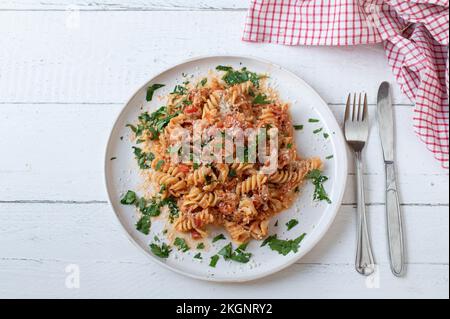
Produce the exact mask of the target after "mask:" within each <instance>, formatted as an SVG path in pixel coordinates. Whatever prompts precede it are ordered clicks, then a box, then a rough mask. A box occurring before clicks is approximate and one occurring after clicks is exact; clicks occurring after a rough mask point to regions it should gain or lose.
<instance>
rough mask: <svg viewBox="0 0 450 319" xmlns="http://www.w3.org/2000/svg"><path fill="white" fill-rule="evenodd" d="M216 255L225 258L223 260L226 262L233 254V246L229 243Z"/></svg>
mask: <svg viewBox="0 0 450 319" xmlns="http://www.w3.org/2000/svg"><path fill="white" fill-rule="evenodd" d="M217 254H219V255H221V256H222V257H223V258H225V260H228V259H230V258H231V255H232V254H233V246H232V245H231V243H229V244H228V245H226V246H224V247H223V248H222V249H221V250H219V252H218V253H217Z"/></svg>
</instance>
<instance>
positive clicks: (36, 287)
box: [0, 0, 449, 298]
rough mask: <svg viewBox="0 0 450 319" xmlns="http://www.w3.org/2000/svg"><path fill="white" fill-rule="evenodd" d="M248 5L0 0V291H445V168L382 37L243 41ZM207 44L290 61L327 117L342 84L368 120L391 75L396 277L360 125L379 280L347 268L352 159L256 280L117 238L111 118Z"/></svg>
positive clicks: (212, 0)
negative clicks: (288, 260) (399, 270)
mask: <svg viewBox="0 0 450 319" xmlns="http://www.w3.org/2000/svg"><path fill="white" fill-rule="evenodd" d="M70 5H72V6H70ZM73 5H75V6H73ZM247 5H248V1H246V0H208V1H206V0H164V1H162V0H130V1H125V0H98V1H90V0H70V1H69V0H47V1H32V0H15V1H11V0H3V1H1V2H0V39H1V40H0V134H1V136H3V137H7V138H2V139H0V149H1V150H2V153H1V155H2V156H0V189H1V190H2V191H1V192H0V298H1V297H7V298H14V297H28V298H30V297H35V298H36V297H42V298H50V297H67V298H79V297H84V298H89V297H96V298H101V297H120V298H124V297H143V298H163V297H166V298H170V297H179V298H183V297H184V298H192V297H196V298H201V297H204V298H209V297H211V296H214V297H216V298H221V297H222V298H227V297H233V298H236V297H237V298H245V297H247V298H264V297H266V298H270V297H273V291H275V290H276V291H277V297H286V298H314V297H322V298H323V297H325V298H332V297H339V298H342V297H353V298H369V297H375V298H389V297H403V298H407V297H409V298H424V297H425V298H431V297H437V298H448V296H449V290H448V287H449V284H448V283H449V275H448V274H449V264H448V262H449V236H448V233H449V231H448V228H449V213H448V205H449V195H448V191H449V182H448V171H445V170H442V169H441V168H440V167H439V165H438V163H437V162H436V161H435V160H434V159H433V158H432V156H431V154H429V153H428V152H427V151H426V150H425V147H424V146H423V145H422V144H421V143H420V142H419V141H418V139H417V138H416V136H415V135H414V134H413V132H412V111H411V103H410V102H409V101H408V99H406V98H405V97H404V96H403V95H402V94H401V93H400V90H399V87H398V86H397V85H396V84H395V80H394V78H393V76H392V74H391V71H390V68H389V67H388V65H387V61H386V58H385V56H384V50H383V48H382V47H381V46H358V47H345V48H328V47H283V46H276V45H268V44H250V43H244V42H242V41H240V38H241V33H242V25H243V22H244V19H245V12H244V11H245V8H246V7H247ZM74 10H75V11H74ZM76 10H81V12H80V13H77V11H76ZM115 11H117V12H115ZM161 11H164V13H163V14H162V13H161ZM220 54H235V55H250V56H257V57H260V58H265V59H268V60H270V61H273V62H275V63H278V64H280V65H282V66H284V67H286V68H287V69H289V70H291V71H294V72H295V73H296V74H298V75H300V76H301V77H302V78H303V79H304V80H305V81H307V82H308V83H309V84H311V85H312V86H313V87H314V88H315V89H316V90H317V91H318V92H319V94H320V95H321V96H322V97H323V98H324V99H325V100H326V101H327V102H328V103H329V104H330V108H331V109H332V111H333V112H334V114H335V115H336V117H337V119H338V121H339V122H340V123H342V110H343V105H342V103H343V102H344V101H345V98H346V95H347V94H348V92H349V91H367V92H369V100H370V103H372V105H371V108H370V111H371V116H372V117H373V111H374V103H375V101H376V91H377V87H378V85H379V83H380V82H381V81H384V80H388V81H390V82H391V83H393V89H394V90H393V91H394V92H393V95H394V102H395V104H396V105H395V115H396V124H397V141H398V143H397V152H398V164H399V167H398V175H399V176H398V177H399V184H400V185H399V187H400V195H401V196H400V197H401V202H402V209H403V210H404V213H405V227H406V233H407V242H408V248H409V249H408V251H409V256H408V262H409V265H408V276H407V277H406V278H402V279H397V278H394V277H393V276H392V275H391V273H390V271H389V267H388V263H387V261H388V259H387V250H386V236H385V227H384V223H385V219H384V205H383V204H382V203H383V196H384V195H383V192H384V191H383V190H384V169H383V165H382V162H381V157H382V155H381V149H380V142H379V138H378V131H377V127H376V124H375V123H374V124H373V125H372V129H371V135H370V140H369V146H368V148H367V150H366V155H367V158H368V160H367V161H366V166H367V167H366V175H365V178H366V186H367V190H366V192H367V201H368V203H369V204H368V213H369V217H370V225H371V233H372V236H373V245H374V251H375V256H376V258H377V262H378V263H379V265H380V269H379V275H380V276H379V288H375V289H369V288H367V285H366V281H365V279H364V278H362V277H361V276H360V275H358V274H357V273H356V272H355V271H354V270H353V259H354V245H355V238H354V237H355V235H354V233H355V231H354V229H355V210H354V207H353V203H354V201H355V198H354V182H353V179H354V171H353V168H352V163H351V162H352V160H351V159H350V175H349V179H348V186H347V190H346V194H345V196H344V206H343V207H341V209H340V211H339V214H338V216H337V218H336V221H335V223H334V224H333V226H332V227H331V229H330V231H329V232H328V233H327V235H326V236H325V237H324V239H323V240H322V241H321V242H320V243H319V244H318V245H317V246H316V247H315V249H313V250H312V251H311V252H310V253H309V254H308V255H306V256H305V257H304V258H303V259H302V260H300V261H299V262H298V263H297V264H295V265H293V266H292V267H290V268H288V269H287V270H285V271H282V272H280V273H278V274H275V275H273V276H270V277H268V278H265V279H263V280H258V281H256V282H251V283H247V284H242V285H223V284H213V283H206V282H201V281H196V280H191V279H189V278H185V277H182V276H179V275H176V274H174V273H172V272H170V271H168V270H166V269H163V268H161V267H159V266H157V265H155V264H154V263H152V262H151V261H149V260H148V259H147V258H146V257H145V256H144V255H143V254H142V253H141V252H139V251H138V250H137V248H135V247H134V246H133V245H132V244H131V243H130V242H129V241H128V239H127V238H126V236H125V235H124V234H123V232H122V230H121V228H120V226H119V225H118V223H117V221H116V219H115V217H114V214H113V212H112V210H111V209H110V207H109V206H108V204H107V203H106V194H105V191H104V185H103V154H104V148H105V143H106V140H107V137H108V134H109V131H110V129H111V127H112V124H113V121H114V119H115V117H116V115H117V114H118V112H119V111H120V109H121V108H122V106H123V104H124V102H125V101H126V100H127V99H128V98H129V96H130V95H131V94H132V93H133V92H134V91H135V90H136V89H137V88H138V87H140V86H141V85H142V84H143V83H144V82H146V81H147V80H148V79H149V78H151V76H152V75H154V74H156V73H158V72H160V71H162V70H164V69H165V68H167V67H170V66H172V65H174V64H176V63H179V62H181V61H183V60H185V59H186V58H191V57H196V56H201V55H220ZM71 263H74V264H77V265H79V266H80V270H81V288H80V289H67V288H66V287H65V285H64V280H65V277H66V275H67V274H66V273H65V271H64V270H65V267H66V266H67V265H68V264H71ZM161 282H164V283H165V284H164V285H161ZM193 291H195V295H194V294H193V293H192V292H193Z"/></svg>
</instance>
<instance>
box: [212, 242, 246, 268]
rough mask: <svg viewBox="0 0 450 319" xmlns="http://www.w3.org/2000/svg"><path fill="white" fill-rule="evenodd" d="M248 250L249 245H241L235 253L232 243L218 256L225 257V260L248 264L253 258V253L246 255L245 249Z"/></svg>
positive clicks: (220, 251)
mask: <svg viewBox="0 0 450 319" xmlns="http://www.w3.org/2000/svg"><path fill="white" fill-rule="evenodd" d="M246 248H247V244H243V245H240V246H239V247H238V248H237V249H236V250H235V251H233V246H232V244H231V243H229V244H227V245H226V246H224V247H223V248H222V249H221V250H219V252H218V253H217V254H218V255H221V256H223V258H224V259H225V260H228V259H231V260H233V261H237V262H240V263H247V262H249V260H250V257H251V256H252V254H251V253H246V252H245V249H246Z"/></svg>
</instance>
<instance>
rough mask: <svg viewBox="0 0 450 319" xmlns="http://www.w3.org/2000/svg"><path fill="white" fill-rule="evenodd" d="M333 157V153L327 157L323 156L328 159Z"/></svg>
mask: <svg viewBox="0 0 450 319" xmlns="http://www.w3.org/2000/svg"><path fill="white" fill-rule="evenodd" d="M333 157H334V155H328V156H327V157H325V159H327V160H329V159H332V158H333Z"/></svg>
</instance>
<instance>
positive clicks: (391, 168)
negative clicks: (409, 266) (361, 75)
mask: <svg viewBox="0 0 450 319" xmlns="http://www.w3.org/2000/svg"><path fill="white" fill-rule="evenodd" d="M377 119H378V128H379V131H380V138H381V146H382V149H383V156H384V164H385V169H386V219H387V234H388V243H389V259H390V264H391V271H392V273H393V274H394V275H395V276H397V277H400V276H402V275H403V274H404V273H405V265H406V263H405V247H404V238H403V221H402V220H403V216H402V211H401V210H400V201H399V198H398V191H397V178H396V173H395V158H394V116H393V109H392V102H391V93H390V85H389V83H388V82H383V83H381V86H380V88H379V90H378V102H377Z"/></svg>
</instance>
